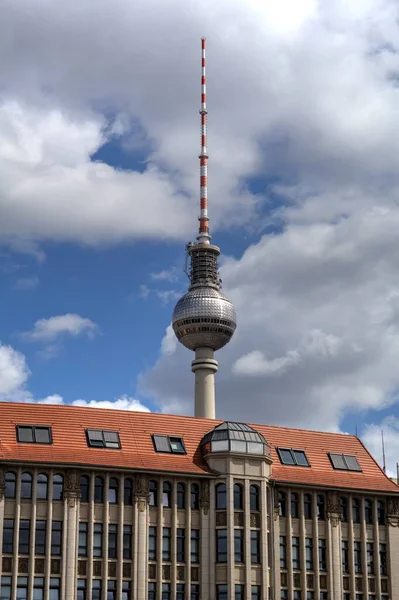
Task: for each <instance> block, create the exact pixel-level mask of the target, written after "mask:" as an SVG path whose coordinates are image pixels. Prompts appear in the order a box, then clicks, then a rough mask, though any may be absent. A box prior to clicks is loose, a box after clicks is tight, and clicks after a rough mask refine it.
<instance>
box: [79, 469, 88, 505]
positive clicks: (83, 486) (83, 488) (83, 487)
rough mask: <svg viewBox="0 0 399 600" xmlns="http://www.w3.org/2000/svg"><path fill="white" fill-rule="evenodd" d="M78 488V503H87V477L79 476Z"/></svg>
mask: <svg viewBox="0 0 399 600" xmlns="http://www.w3.org/2000/svg"><path fill="white" fill-rule="evenodd" d="M79 486H80V501H81V502H88V501H89V493H90V480H89V478H88V477H87V475H81V477H80V479H79Z"/></svg>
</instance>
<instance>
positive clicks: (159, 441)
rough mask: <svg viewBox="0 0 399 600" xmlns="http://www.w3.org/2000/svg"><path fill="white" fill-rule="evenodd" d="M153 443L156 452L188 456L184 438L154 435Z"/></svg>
mask: <svg viewBox="0 0 399 600" xmlns="http://www.w3.org/2000/svg"><path fill="white" fill-rule="evenodd" d="M152 441H153V443H154V448H155V451H156V452H166V453H168V454H186V449H185V447H184V442H183V438H182V437H178V436H169V435H153V436H152Z"/></svg>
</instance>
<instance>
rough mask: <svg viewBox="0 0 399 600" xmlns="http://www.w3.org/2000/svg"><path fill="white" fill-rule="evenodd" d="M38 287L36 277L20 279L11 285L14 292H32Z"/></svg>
mask: <svg viewBox="0 0 399 600" xmlns="http://www.w3.org/2000/svg"><path fill="white" fill-rule="evenodd" d="M38 285H39V278H38V277H37V276H36V275H33V276H32V277H20V278H19V279H17V280H16V282H15V283H14V285H13V288H14V290H20V291H28V290H33V289H35V288H36V287H37V286H38Z"/></svg>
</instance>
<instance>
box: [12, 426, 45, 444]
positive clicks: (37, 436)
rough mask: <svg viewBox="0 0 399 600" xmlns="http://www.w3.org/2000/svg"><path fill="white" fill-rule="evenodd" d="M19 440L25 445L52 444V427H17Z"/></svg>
mask: <svg viewBox="0 0 399 600" xmlns="http://www.w3.org/2000/svg"><path fill="white" fill-rule="evenodd" d="M17 440H18V442H20V443H24V444H51V443H52V439H51V427H46V426H45V425H17Z"/></svg>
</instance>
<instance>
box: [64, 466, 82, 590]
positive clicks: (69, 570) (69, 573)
mask: <svg viewBox="0 0 399 600" xmlns="http://www.w3.org/2000/svg"><path fill="white" fill-rule="evenodd" d="M79 499H80V486H79V476H78V474H77V472H76V471H67V473H66V477H65V484H64V502H65V509H66V510H65V514H66V523H65V525H64V528H65V535H66V544H65V546H66V556H65V600H75V598H76V579H77V573H76V568H77V539H78V522H79Z"/></svg>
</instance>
